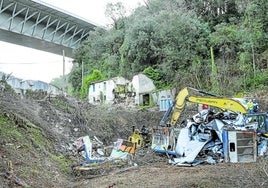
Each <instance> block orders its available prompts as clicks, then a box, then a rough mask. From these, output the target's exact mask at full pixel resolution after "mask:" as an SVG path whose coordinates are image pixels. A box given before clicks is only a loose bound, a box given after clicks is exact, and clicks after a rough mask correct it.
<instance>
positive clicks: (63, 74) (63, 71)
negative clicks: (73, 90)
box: [62, 50, 66, 91]
mask: <svg viewBox="0 0 268 188" xmlns="http://www.w3.org/2000/svg"><path fill="white" fill-rule="evenodd" d="M62 58H63V59H62V60H63V65H62V69H63V70H62V77H63V87H62V88H63V91H65V85H66V80H65V79H66V78H65V52H64V50H62Z"/></svg>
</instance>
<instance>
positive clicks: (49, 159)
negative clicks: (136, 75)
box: [0, 89, 268, 188]
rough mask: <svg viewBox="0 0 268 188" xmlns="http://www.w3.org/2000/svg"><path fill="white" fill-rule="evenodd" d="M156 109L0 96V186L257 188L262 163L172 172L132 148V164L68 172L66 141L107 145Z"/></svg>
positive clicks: (156, 115) (263, 173)
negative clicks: (92, 140) (87, 139)
mask: <svg viewBox="0 0 268 188" xmlns="http://www.w3.org/2000/svg"><path fill="white" fill-rule="evenodd" d="M162 116H163V113H161V112H158V111H157V110H153V109H151V110H137V109H133V108H130V109H126V108H123V107H122V106H120V105H118V106H110V107H108V106H102V107H100V106H92V105H90V104H88V103H87V101H81V100H77V99H74V98H70V97H64V96H58V97H56V98H50V99H49V98H46V95H44V94H40V93H31V94H30V95H28V96H27V97H23V98H21V97H20V96H17V95H16V94H14V93H13V92H12V90H9V89H6V90H5V91H0V182H1V183H0V187H77V188H78V187H79V188H80V187H82V188H83V187H122V188H123V187H263V186H265V185H267V183H268V167H267V165H266V164H267V162H268V161H267V159H264V158H260V159H258V161H257V162H256V163H246V164H245V163H244V164H230V163H229V164H228V163H222V164H216V165H206V164H203V165H199V166H196V167H190V168H189V167H187V168H186V167H176V166H171V165H168V164H167V158H166V157H165V156H158V155H156V154H154V153H152V152H151V151H150V150H139V151H137V153H136V155H135V156H134V158H133V159H132V162H135V163H136V165H134V166H133V165H124V166H119V165H118V164H116V165H117V167H116V168H113V169H112V170H111V166H113V165H112V164H102V166H101V167H102V169H101V170H99V171H98V173H93V175H92V171H91V172H90V173H89V172H81V173H77V172H74V171H73V170H72V167H73V166H74V165H77V164H78V163H79V161H80V159H78V158H77V155H76V150H75V148H74V145H73V143H74V141H75V140H76V139H77V138H79V137H81V136H85V135H89V136H90V137H94V136H96V137H97V138H98V139H99V140H101V141H102V142H103V143H104V145H106V146H109V145H111V144H112V143H113V142H114V141H116V140H117V138H127V137H128V136H129V135H130V134H131V133H132V126H136V127H137V128H141V127H142V125H146V126H148V127H150V126H153V125H158V123H159V122H160V120H161V118H162Z"/></svg>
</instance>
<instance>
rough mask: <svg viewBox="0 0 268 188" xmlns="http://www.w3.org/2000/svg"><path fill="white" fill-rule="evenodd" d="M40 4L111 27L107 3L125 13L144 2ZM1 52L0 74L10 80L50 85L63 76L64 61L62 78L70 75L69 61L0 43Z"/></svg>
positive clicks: (57, 1)
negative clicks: (11, 77)
mask: <svg viewBox="0 0 268 188" xmlns="http://www.w3.org/2000/svg"><path fill="white" fill-rule="evenodd" d="M36 1H38V0H36ZM42 2H44V3H48V4H50V5H52V6H55V7H57V8H59V9H62V10H65V11H67V12H69V13H71V14H73V15H77V16H78V17H81V18H84V19H86V20H88V21H90V22H91V23H93V24H96V25H101V26H107V25H109V24H110V23H111V20H109V19H108V18H106V17H105V8H106V4H107V3H116V2H122V3H123V5H124V6H125V7H126V8H127V10H128V12H131V11H132V10H133V9H134V8H136V7H137V6H138V5H139V4H140V3H141V4H144V0H98V1H89V0H75V1H68V0H42ZM0 52H1V55H0V71H2V72H5V73H12V75H13V76H15V77H18V78H21V79H29V80H40V81H44V82H50V81H51V80H52V79H53V78H57V77H60V76H62V75H63V59H64V60H65V74H67V73H69V72H70V70H71V68H72V63H71V62H72V59H70V58H66V57H65V58H63V56H59V55H54V54H51V53H47V52H43V51H39V50H35V49H31V48H26V47H23V46H18V45H14V44H9V43H5V42H1V41H0Z"/></svg>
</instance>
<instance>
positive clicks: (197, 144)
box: [169, 110, 268, 166]
mask: <svg viewBox="0 0 268 188" xmlns="http://www.w3.org/2000/svg"><path fill="white" fill-rule="evenodd" d="M258 117H265V116H260V115H256V117H255V116H254V114H252V115H249V116H248V117H247V116H245V115H242V114H234V113H230V112H221V113H214V112H213V111H210V110H203V111H201V112H200V113H198V114H196V115H194V116H193V117H192V118H189V119H187V120H186V121H185V123H184V125H183V128H181V129H180V131H179V134H178V136H177V138H176V140H177V142H176V146H175V151H174V152H175V155H174V156H175V157H174V158H171V159H169V163H170V164H174V165H181V166H195V165H197V164H200V163H210V164H215V163H219V162H222V161H225V162H254V161H256V159H257V155H259V156H266V155H268V153H267V145H268V144H267V141H268V139H267V138H265V137H263V134H261V133H260V130H261V129H262V128H263V127H262V126H267V125H266V124H265V119H261V118H259V119H258ZM260 120H261V121H260ZM258 143H259V144H258ZM257 144H258V145H257Z"/></svg>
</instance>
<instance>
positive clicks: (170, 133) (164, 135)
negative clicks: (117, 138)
mask: <svg viewBox="0 0 268 188" xmlns="http://www.w3.org/2000/svg"><path fill="white" fill-rule="evenodd" d="M190 91H191V92H192V93H190ZM194 92H195V93H197V94H193V93H194ZM241 101H243V100H242V99H240V100H238V99H233V98H225V97H221V96H217V95H215V94H211V93H208V92H205V91H202V90H198V89H194V88H190V87H185V88H183V89H182V90H181V91H180V92H179V93H178V95H177V97H176V99H175V103H174V104H173V105H171V106H170V108H169V109H168V110H167V112H166V113H165V115H164V116H163V118H162V120H161V121H160V128H156V129H154V132H153V134H152V144H151V149H152V150H154V151H155V152H160V153H168V154H175V153H174V152H173V151H172V147H173V146H174V145H175V140H174V136H175V135H176V129H174V127H175V125H176V123H177V121H178V119H179V118H180V116H181V113H182V112H183V110H184V109H185V106H186V103H187V102H191V103H196V104H205V105H208V106H210V107H215V108H218V109H221V110H222V111H231V112H233V113H235V114H243V115H246V114H247V108H246V103H245V102H244V103H242V102H241ZM171 113H172V114H171ZM170 115H171V118H170V122H168V123H167V120H168V119H169V117H170ZM256 115H257V116H260V114H256ZM264 116H265V114H261V117H264ZM260 119H261V118H260ZM262 119H263V118H262ZM260 125H263V126H262V129H263V130H264V132H265V133H266V134H267V132H268V131H267V130H268V124H267V122H265V119H264V122H263V121H262V122H260ZM267 136H268V134H267Z"/></svg>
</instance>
